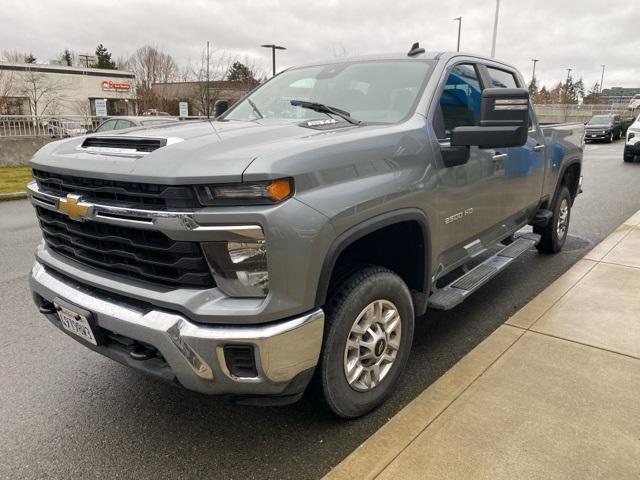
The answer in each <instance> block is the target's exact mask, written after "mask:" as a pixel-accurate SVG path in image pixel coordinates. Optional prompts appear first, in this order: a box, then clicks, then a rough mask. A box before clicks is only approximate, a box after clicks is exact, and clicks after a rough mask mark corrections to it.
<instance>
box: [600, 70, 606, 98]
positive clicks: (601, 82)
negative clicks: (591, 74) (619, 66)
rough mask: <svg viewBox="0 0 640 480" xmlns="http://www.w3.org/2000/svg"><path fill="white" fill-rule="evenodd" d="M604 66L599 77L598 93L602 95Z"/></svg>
mask: <svg viewBox="0 0 640 480" xmlns="http://www.w3.org/2000/svg"><path fill="white" fill-rule="evenodd" d="M604 67H605V66H604V65H602V75H600V93H602V84H603V83H604Z"/></svg>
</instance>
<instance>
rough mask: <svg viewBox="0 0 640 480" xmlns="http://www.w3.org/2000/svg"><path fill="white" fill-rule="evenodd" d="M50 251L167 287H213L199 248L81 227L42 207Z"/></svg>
mask: <svg viewBox="0 0 640 480" xmlns="http://www.w3.org/2000/svg"><path fill="white" fill-rule="evenodd" d="M36 211H37V214H38V220H39V221H40V227H41V228H42V234H43V237H44V239H45V242H46V244H47V246H48V247H49V248H50V249H51V250H53V251H54V252H56V253H59V254H61V255H64V256H66V257H69V258H71V259H73V260H76V261H78V262H80V263H83V264H86V265H89V266H91V267H94V268H99V269H103V270H106V271H108V272H110V273H116V274H119V275H123V276H126V277H129V278H133V279H136V280H143V281H146V282H151V283H155V284H160V285H166V286H185V287H201V288H202V287H213V286H215V283H214V281H213V277H212V276H211V272H210V270H209V267H208V265H207V262H206V260H205V258H204V255H203V253H202V249H201V248H200V244H198V243H196V242H182V241H175V240H172V239H170V238H169V237H167V236H166V235H164V234H163V233H161V232H157V231H150V230H144V229H138V228H130V227H122V226H116V225H110V224H107V223H101V222H93V221H85V222H76V221H74V220H71V219H70V218H69V217H67V216H66V215H64V214H61V213H58V212H54V211H51V210H48V209H46V208H43V207H36Z"/></svg>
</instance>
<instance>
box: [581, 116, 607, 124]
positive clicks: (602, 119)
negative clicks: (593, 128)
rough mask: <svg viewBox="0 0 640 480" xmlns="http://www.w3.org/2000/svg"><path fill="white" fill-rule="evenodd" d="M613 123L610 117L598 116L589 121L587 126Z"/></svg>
mask: <svg viewBox="0 0 640 480" xmlns="http://www.w3.org/2000/svg"><path fill="white" fill-rule="evenodd" d="M610 123H611V117H609V116H608V115H597V116H595V117H593V118H592V119H591V120H589V123H588V124H587V125H609V124H610Z"/></svg>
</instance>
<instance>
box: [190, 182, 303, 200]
mask: <svg viewBox="0 0 640 480" xmlns="http://www.w3.org/2000/svg"><path fill="white" fill-rule="evenodd" d="M196 192H197V194H198V199H199V200H200V203H202V204H203V205H208V206H213V205H273V204H275V203H280V202H282V201H284V200H286V199H287V198H289V197H291V195H293V179H291V178H281V179H278V180H267V181H265V182H247V183H230V184H226V185H225V184H220V185H196Z"/></svg>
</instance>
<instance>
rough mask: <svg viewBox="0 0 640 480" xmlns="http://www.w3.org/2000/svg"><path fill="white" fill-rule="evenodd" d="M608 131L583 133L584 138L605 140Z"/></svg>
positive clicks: (607, 136)
mask: <svg viewBox="0 0 640 480" xmlns="http://www.w3.org/2000/svg"><path fill="white" fill-rule="evenodd" d="M609 134H610V132H609V131H607V132H605V133H602V132H586V133H585V135H584V138H585V140H607V139H608V138H609Z"/></svg>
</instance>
